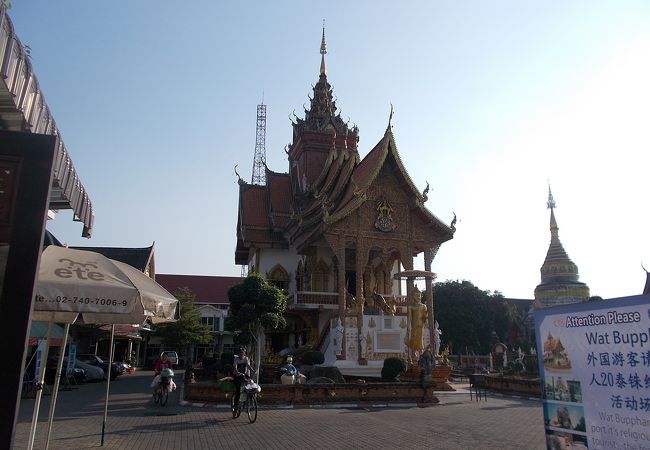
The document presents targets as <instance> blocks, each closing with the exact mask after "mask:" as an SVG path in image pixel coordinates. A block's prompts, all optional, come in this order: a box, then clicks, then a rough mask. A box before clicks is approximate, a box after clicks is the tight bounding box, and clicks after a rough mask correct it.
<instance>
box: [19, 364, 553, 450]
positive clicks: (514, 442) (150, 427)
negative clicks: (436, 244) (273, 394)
mask: <svg viewBox="0 0 650 450" xmlns="http://www.w3.org/2000/svg"><path fill="white" fill-rule="evenodd" d="M151 378H152V372H146V371H145V372H138V373H135V374H132V375H125V376H123V377H120V378H118V379H117V381H115V382H113V383H111V396H110V404H109V416H108V425H107V434H106V438H105V443H104V447H100V435H101V428H102V414H103V411H104V402H103V400H104V395H105V391H106V385H105V384H104V383H88V384H85V385H81V386H78V387H73V389H72V390H70V391H61V392H60V393H59V397H58V401H57V410H56V417H55V422H54V426H53V431H52V440H51V442H50V446H49V448H50V449H80V448H106V449H128V450H137V449H165V450H172V449H220V448H223V449H282V450H286V449H292V448H296V449H298V448H301V449H302V448H312V449H320V448H327V449H333V448H337V449H346V448H350V449H352V448H354V449H364V448H367V449H376V448H414V449H415V448H429V449H471V448H481V449H484V450H487V449H503V448H507V449H526V450H535V449H540V450H541V449H545V448H546V446H545V442H544V426H543V418H542V406H541V402H540V401H539V400H534V399H533V400H528V399H522V398H517V397H512V396H510V397H509V396H502V395H496V394H490V393H488V395H487V401H485V400H482V401H480V402H477V401H476V400H470V395H469V391H468V390H467V387H468V386H467V384H462V383H461V384H454V386H455V387H456V388H457V391H456V392H449V393H440V394H439V395H438V397H439V399H440V404H438V405H436V406H431V407H426V408H419V407H417V406H416V405H414V404H402V405H394V406H391V407H385V406H384V407H381V406H379V407H372V406H369V405H352V404H341V405H331V406H329V407H328V408H306V409H281V408H261V409H260V412H259V416H258V419H257V422H256V423H254V424H249V423H248V420H247V419H246V417H245V416H244V415H242V416H241V417H240V418H238V419H236V420H233V419H232V416H231V415H230V413H229V411H228V410H227V409H225V408H223V407H219V406H217V407H215V406H198V405H196V404H184V402H180V401H179V395H178V393H179V391H176V392H174V393H173V394H172V396H171V397H170V401H169V403H168V404H167V406H164V407H161V406H157V405H154V404H153V403H152V401H151V396H150V394H149V383H150V381H151ZM177 379H179V380H181V379H182V371H179V372H177ZM179 384H180V383H179ZM49 401H50V396H44V400H43V402H42V405H41V409H40V412H41V414H40V418H39V424H38V429H37V434H36V440H35V445H34V448H44V444H45V435H46V427H47V424H46V420H47V413H48V408H49ZM33 405H34V400H33V399H23V400H22V401H21V404H20V408H21V409H20V417H19V423H18V426H17V431H16V441H15V448H17V449H20V448H26V446H27V441H28V435H29V429H30V422H31V418H32V413H33Z"/></svg>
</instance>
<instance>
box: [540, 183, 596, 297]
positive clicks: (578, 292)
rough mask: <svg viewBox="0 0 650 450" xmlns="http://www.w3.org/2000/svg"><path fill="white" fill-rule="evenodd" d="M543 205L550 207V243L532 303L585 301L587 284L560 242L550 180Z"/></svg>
mask: <svg viewBox="0 0 650 450" xmlns="http://www.w3.org/2000/svg"><path fill="white" fill-rule="evenodd" d="M546 206H547V207H548V209H550V210H551V220H550V225H551V243H550V245H549V247H548V252H547V253H546V258H545V259H544V264H542V267H541V270H540V271H541V275H542V282H541V283H540V284H539V285H538V286H537V288H535V305H536V307H538V308H541V307H546V306H554V305H560V304H567V303H579V302H584V301H587V300H588V299H589V287H588V286H587V285H586V284H585V283H582V282H580V281H578V280H579V275H578V266H577V265H576V264H575V263H574V262H573V261H571V258H569V255H568V254H567V252H566V251H565V250H564V247H563V246H562V243H561V242H560V235H559V231H558V230H559V227H558V226H557V220H556V219H555V200H554V199H553V193H552V192H551V185H550V183H549V186H548V201H547V202H546Z"/></svg>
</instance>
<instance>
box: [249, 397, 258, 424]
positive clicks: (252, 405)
mask: <svg viewBox="0 0 650 450" xmlns="http://www.w3.org/2000/svg"><path fill="white" fill-rule="evenodd" d="M246 414H247V415H248V421H249V422H250V423H254V422H255V421H256V420H257V398H256V397H255V396H254V395H250V396H249V397H248V401H247V402H246Z"/></svg>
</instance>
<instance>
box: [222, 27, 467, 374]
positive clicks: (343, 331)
mask: <svg viewBox="0 0 650 450" xmlns="http://www.w3.org/2000/svg"><path fill="white" fill-rule="evenodd" d="M326 53H327V52H326V44H325V33H324V31H323V38H322V42H321V64H320V74H319V78H318V82H317V83H316V85H315V86H314V88H313V95H312V96H311V97H310V102H309V105H310V107H309V109H305V111H304V117H303V118H298V117H296V118H295V121H294V122H292V126H293V140H292V142H291V143H290V144H289V145H288V147H287V148H286V149H285V152H286V153H287V157H288V163H289V167H288V173H279V172H274V171H271V170H269V169H268V168H267V169H266V182H265V184H263V185H256V184H248V183H246V182H245V181H244V180H242V179H241V178H240V179H239V209H238V220H237V246H236V251H235V262H236V264H240V265H246V266H247V267H248V270H249V272H257V273H260V274H261V275H263V276H265V277H266V278H267V279H268V280H269V281H271V282H273V283H274V284H276V285H277V286H279V287H281V288H282V289H284V290H285V291H286V292H287V293H288V297H289V307H288V312H287V322H288V327H287V329H285V330H280V331H277V332H273V331H268V330H267V334H266V339H267V342H266V353H267V355H266V356H267V358H268V359H272V356H273V355H276V354H277V353H278V352H282V351H283V350H285V351H286V349H296V348H300V347H309V348H313V349H317V350H321V351H323V352H324V353H325V355H326V362H330V363H333V364H335V365H337V366H339V367H340V368H341V371H342V372H343V373H346V371H347V372H348V373H349V372H351V371H352V370H353V369H352V368H356V369H357V370H358V369H360V368H361V369H363V368H364V367H367V368H368V369H370V368H374V369H375V370H376V367H381V364H382V363H383V360H384V359H385V358H386V357H388V356H402V355H405V356H413V354H414V352H419V351H421V347H422V346H426V345H428V344H429V336H431V335H433V334H432V333H433V332H434V331H433V330H434V311H433V297H432V294H431V292H432V290H431V289H430V286H431V281H432V277H431V276H428V277H423V278H425V279H426V284H427V288H428V289H427V296H426V299H425V300H426V301H424V300H423V301H420V297H419V292H418V291H417V288H416V287H415V284H414V280H415V278H417V275H418V271H414V270H413V269H414V267H413V265H414V258H416V257H418V256H420V255H421V256H423V257H424V268H425V270H426V271H429V272H430V270H431V264H432V261H433V258H434V257H435V254H436V252H437V250H438V249H439V247H440V245H441V244H442V243H443V242H445V241H448V240H450V239H452V238H453V235H454V225H453V223H452V224H451V225H447V224H445V223H443V222H442V221H441V220H440V219H438V218H437V217H436V216H434V215H433V214H432V213H431V212H430V211H429V210H428V209H427V208H426V207H425V206H424V203H425V202H426V200H427V196H426V193H427V191H428V189H425V190H424V191H420V190H418V188H417V187H416V186H415V184H414V183H413V181H412V180H411V178H410V177H409V174H408V172H407V171H406V168H405V167H404V164H403V163H402V161H401V159H400V156H399V153H398V151H397V146H396V145H395V139H394V137H393V133H392V130H391V125H390V119H389V121H388V127H387V128H386V131H385V133H384V135H383V136H382V137H381V139H380V140H379V142H377V144H376V145H375V146H374V147H373V148H372V149H371V150H370V152H368V154H367V155H366V156H365V157H363V158H361V157H360V154H359V150H358V147H357V144H358V141H359V130H358V128H357V127H352V128H351V127H349V126H348V123H346V122H344V121H343V120H342V119H341V117H340V115H339V113H338V111H337V107H336V104H335V101H334V99H333V92H332V87H331V86H330V84H329V82H328V79H327V70H326V65H325V54H326ZM391 115H392V113H391ZM422 273H424V272H422ZM427 273H428V272H427ZM400 274H407V275H409V276H408V277H407V276H404V277H403V278H404V279H405V280H406V283H405V285H406V292H402V291H403V289H402V283H401V282H400V280H399V278H400ZM406 294H410V295H406ZM409 297H410V298H411V302H410V303H411V304H409ZM422 311H426V313H422ZM418 333H420V334H418ZM414 340H415V341H418V342H417V343H416V344H413V341H414ZM420 341H421V342H420ZM328 360H329V361H328Z"/></svg>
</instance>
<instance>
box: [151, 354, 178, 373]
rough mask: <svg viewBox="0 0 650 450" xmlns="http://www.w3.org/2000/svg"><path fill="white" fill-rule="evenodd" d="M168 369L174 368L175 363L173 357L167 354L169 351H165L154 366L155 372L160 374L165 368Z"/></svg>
mask: <svg viewBox="0 0 650 450" xmlns="http://www.w3.org/2000/svg"><path fill="white" fill-rule="evenodd" d="M165 367H166V368H168V369H173V368H174V363H172V361H171V359H169V357H168V356H167V353H163V354H162V355H161V356H160V358H159V359H158V361H156V365H155V366H154V369H153V370H154V372H156V375H160V372H161V371H162V370H163V369H164V368H165Z"/></svg>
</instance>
